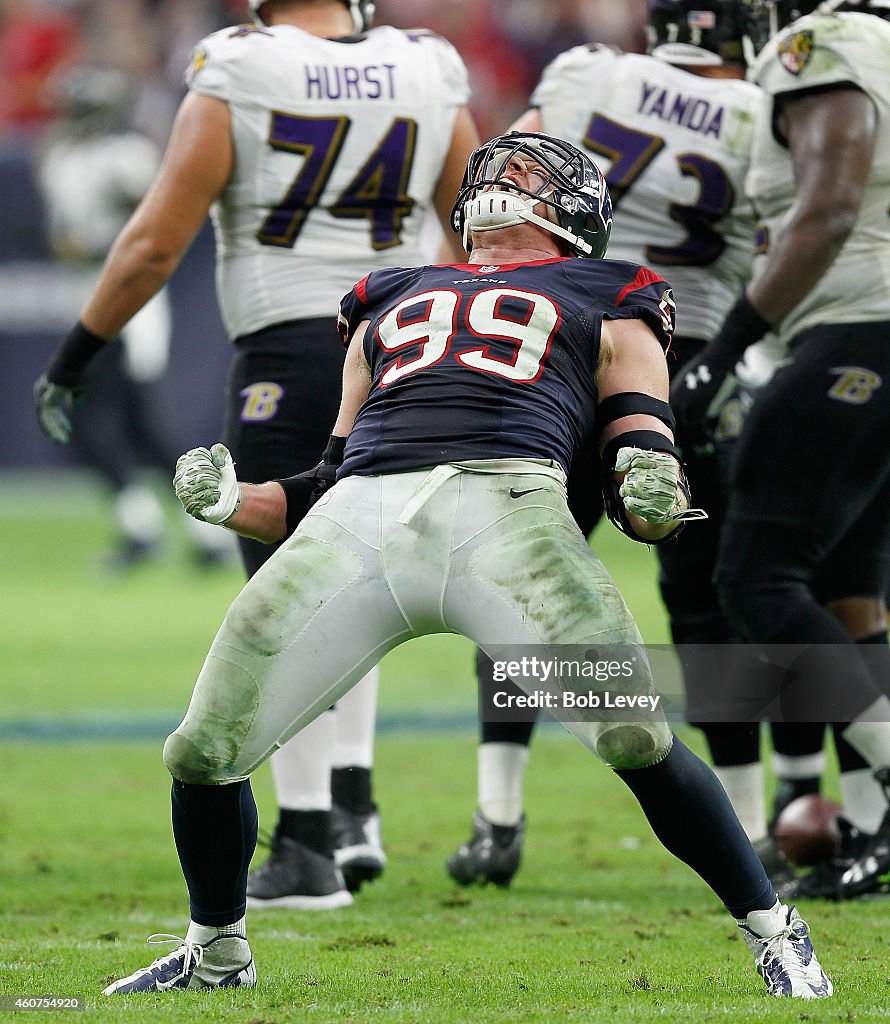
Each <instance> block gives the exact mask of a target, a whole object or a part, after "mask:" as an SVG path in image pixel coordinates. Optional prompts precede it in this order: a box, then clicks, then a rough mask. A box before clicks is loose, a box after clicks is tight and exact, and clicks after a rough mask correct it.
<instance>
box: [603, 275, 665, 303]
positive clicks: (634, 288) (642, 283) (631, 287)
mask: <svg viewBox="0 0 890 1024" xmlns="http://www.w3.org/2000/svg"><path fill="white" fill-rule="evenodd" d="M659 281H660V282H661V283H662V284H667V281H665V279H664V278H663V277H659V276H658V274H656V273H655V272H654V271H652V270H650V269H649V268H648V267H640V269H639V270H638V271H637V276H636V277H635V278H634V279H633V281H631V282H630V284H626V285H625V286H624V287H623V288H622V289H621V291H620V292H619V293H618V298H617V299H616V300H615V305H616V306H620V305H621V303H622V302H623V301H624V300H625V299H626V298H627V296H628V295H630V293H631V292H638V291H639V290H640V289H641V288H645V287H646V286H647V285H650V284H656V283H657V282H659Z"/></svg>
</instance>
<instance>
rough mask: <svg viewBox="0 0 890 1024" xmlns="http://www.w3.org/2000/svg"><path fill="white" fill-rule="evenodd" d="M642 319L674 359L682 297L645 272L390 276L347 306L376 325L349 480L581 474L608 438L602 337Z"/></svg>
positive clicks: (539, 270) (516, 269)
mask: <svg viewBox="0 0 890 1024" xmlns="http://www.w3.org/2000/svg"><path fill="white" fill-rule="evenodd" d="M627 318H636V319H640V320H643V321H644V322H645V323H646V324H648V326H649V327H650V328H651V329H652V330H653V331H654V332H655V334H656V336H657V337H658V339H659V341H660V342H661V344H662V346H663V347H664V348H665V350H667V348H668V346H669V345H670V339H671V335H672V332H673V327H674V314H673V299H672V297H671V292H670V288H669V287H668V285H667V284H666V283H665V282H664V281H663V280H662V279H661V278H660V277H658V275H657V274H654V273H653V272H652V271H651V270H648V269H646V268H645V267H640V266H638V265H635V264H629V263H624V262H619V261H612V260H585V259H576V258H563V259H559V258H556V259H551V260H543V261H540V262H537V263H522V264H503V265H500V266H484V265H475V264H472V265H459V266H436V267H421V268H418V269H413V270H408V269H398V270H379V271H375V272H374V273H372V274H369V275H368V276H367V277H366V278H364V279H363V280H361V281H360V282H359V283H358V284H357V285H356V286H355V287H354V288H353V289H352V291H351V292H350V293H349V294H348V295H347V296H346V297H345V298H344V300H343V302H342V305H341V310H340V319H339V323H340V330H341V334H342V336H343V339H344V341H345V342H348V341H349V339H351V337H352V335H353V334H354V332H355V330H356V328H357V327H358V326H359V324H361V323H362V322H363V321H365V320H367V321H369V325H368V328H367V331H366V332H365V335H364V339H363V346H364V354H365V358H366V359H367V362H368V365H369V367H370V368H371V378H372V380H371V390H370V393H369V395H368V398H367V400H366V401H365V403H364V405H363V406H362V408H361V410H360V412H359V414H358V416H357V418H356V421H355V426H354V427H353V429H352V432H351V433H350V435H349V440H348V442H347V445H346V457H345V460H344V462H343V466H342V467H341V470H340V474H339V475H340V476H349V475H350V474H353V473H356V474H359V475H362V474H372V473H392V472H400V471H403V470H411V469H418V468H421V467H424V466H430V465H435V464H437V463H441V462H462V461H465V460H468V459H491V458H535V459H549V460H552V461H554V462H556V463H558V464H559V465H560V466H562V468H563V469H565V470H568V468H569V466H570V464H571V462H572V458H573V457H574V454H575V452H576V451H577V449H578V446H579V445H580V443H581V441H582V439H583V438H585V437H586V436H587V435H588V434H589V433H590V431H591V430H592V429H593V426H594V416H595V409H596V403H597V391H596V381H595V376H596V370H597V366H598V363H599V350H600V334H601V328H602V322H603V320H606V319H612V320H614V319H627Z"/></svg>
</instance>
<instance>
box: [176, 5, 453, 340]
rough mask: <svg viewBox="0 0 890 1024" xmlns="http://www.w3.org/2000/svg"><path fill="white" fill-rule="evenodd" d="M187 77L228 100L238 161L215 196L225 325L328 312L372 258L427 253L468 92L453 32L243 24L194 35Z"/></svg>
mask: <svg viewBox="0 0 890 1024" xmlns="http://www.w3.org/2000/svg"><path fill="white" fill-rule="evenodd" d="M187 81H188V84H189V88H190V89H192V90H193V91H195V92H199V93H202V94H204V95H207V96H215V97H218V98H219V99H223V100H225V101H226V102H227V103H228V104H229V107H230V108H231V112H232V132H233V136H234V149H235V163H234V171H233V174H232V179H231V181H230V182H229V184H228V186H227V188H226V190H225V192H224V194H223V195H222V197H221V198H220V200H219V202H218V203H216V204H215V205H214V209H213V219H214V225H215V228H216V238H217V289H218V292H219V301H220V306H221V309H222V315H223V320H224V322H225V325H226V328H227V330H228V332H229V334H230V336H231V337H233V338H236V337H239V336H240V335H244V334H248V333H250V332H253V331H257V330H259V329H260V328H262V327H265V326H267V325H269V324H274V323H280V322H282V321H285V320H294V319H304V318H307V317H317V316H331V317H332V318H334V317H336V315H337V308H338V304H339V302H340V299H341V298H342V297H343V295H344V294H345V293H346V292H348V291H349V290H350V288H351V287H352V286H353V285H354V284H355V282H356V281H358V280H360V279H361V278H362V277H364V275H365V274H367V273H368V272H369V271H370V270H373V269H376V268H380V267H386V266H411V265H413V264H418V263H421V262H423V260H422V253H421V249H420V237H421V229H422V227H423V224H424V219H425V214H426V212H427V210H428V208H429V207H430V205H431V200H432V196H433V193H434V191H435V187H436V184H437V182H438V180H439V176H440V174H441V172H442V165H443V162H444V159H445V156H446V154H447V152H448V149H449V146H450V143H451V133H452V130H453V127H454V120H455V117H456V115H457V112H458V109H459V108H460V107H461V106H463V105H464V104H466V102H467V101H468V99H469V86H468V83H467V73H466V68H465V67H464V64H463V61H462V60H461V58H460V57H459V56H458V54H457V51H456V50H455V49H454V48H453V47H452V46H451V44H450V43H448V42H446V41H445V40H444V39H442V38H440V37H438V36H435V35H433V34H431V33H429V32H426V31H423V30H417V31H402V30H399V29H395V28H390V27H381V28H375V29H372V30H371V31H369V32H367V33H366V34H365V35H363V36H360V37H351V38H350V39H347V40H332V39H321V38H319V37H317V36H313V35H310V34H309V33H307V32H304V31H302V30H301V29H299V28H296V27H295V26H293V25H275V26H272V27H271V28H265V27H259V26H252V25H242V26H239V27H237V28H228V29H223V30H222V31H220V32H216V33H214V34H213V35H211V36H208V37H207V38H206V39H204V40H203V41H202V42H201V43H200V44H199V45H198V47H197V48H196V49H195V51H194V53H193V56H192V63H191V66H190V68H189V71H188V73H187Z"/></svg>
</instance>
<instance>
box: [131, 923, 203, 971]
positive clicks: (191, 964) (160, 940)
mask: <svg viewBox="0 0 890 1024" xmlns="http://www.w3.org/2000/svg"><path fill="white" fill-rule="evenodd" d="M145 941H146V942H147V943H149V945H152V946H159V945H164V944H165V943H168V942H175V943H176V948H175V949H173V950H171V952H169V953H167V955H166V956H159V957H158V958H157V960H155V961H154V963H152V964H151V966H149V967H145V968H143V971H144V972H146V973H147V972H148V971H151V970H153V969H154V968H156V967H160V966H164V967H169V966H170V961H171V960H172V959H173V957H175V956H177V955H178V954H179V952H180V950H181V949H184V950H185V955H184V956H183V958H182V970H181V971H180V972H179V974H178V975H177V976H176V977H175V978H173V979H172V981H174V982H176V981H179V980H180V979H182V978H185V977H186V975H187V974H188V973H189V971H191V970H193V969H194V970H197V969H198V968H199V967H200V966H201V964H202V963H203V962H204V947H203V946H201V945H199V944H198V943H197V942H189V941H188V940H187V939H183V938H182V937H181V936H179V935H171V934H170V933H169V932H155V933H154V934H153V935H149V937H148V938H147V939H146V940H145Z"/></svg>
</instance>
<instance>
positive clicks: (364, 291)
mask: <svg viewBox="0 0 890 1024" xmlns="http://www.w3.org/2000/svg"><path fill="white" fill-rule="evenodd" d="M370 276H371V275H370V274H365V276H364V277H363V278H362V279H361V281H358V282H356V285H355V294H356V295H357V296H358V299H359V302H361V303H362V304H363V305H365V306H367V304H368V278H369V277H370Z"/></svg>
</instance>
